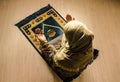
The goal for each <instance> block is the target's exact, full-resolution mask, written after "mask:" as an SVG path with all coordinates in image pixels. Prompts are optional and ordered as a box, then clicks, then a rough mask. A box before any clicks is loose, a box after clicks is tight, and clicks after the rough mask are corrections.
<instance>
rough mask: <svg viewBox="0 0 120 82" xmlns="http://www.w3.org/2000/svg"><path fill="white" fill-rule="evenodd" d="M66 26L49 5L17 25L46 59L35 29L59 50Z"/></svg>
mask: <svg viewBox="0 0 120 82" xmlns="http://www.w3.org/2000/svg"><path fill="white" fill-rule="evenodd" d="M65 24H66V21H65V19H64V18H63V17H62V16H61V15H60V14H59V13H58V12H57V11H56V10H55V9H54V8H53V7H52V6H51V5H49V4H48V5H47V6H45V7H43V8H41V9H40V10H38V11H37V12H35V13H33V14H32V15H30V16H28V17H26V18H25V19H23V20H22V21H20V22H18V23H17V24H15V25H16V26H17V27H18V28H19V29H20V31H21V32H22V33H23V34H24V36H25V37H26V38H27V40H28V41H29V42H30V43H31V44H32V46H33V47H34V48H35V49H36V50H37V52H38V53H39V54H40V55H41V57H42V58H43V59H44V57H43V56H42V54H41V50H40V42H39V40H38V39H37V38H36V37H35V29H37V28H40V29H41V30H42V32H43V33H44V34H45V37H46V39H47V41H48V42H49V43H50V44H52V45H54V46H55V47H56V48H57V49H59V48H60V47H61V45H60V44H61V37H62V34H63V26H64V25H65ZM44 60H45V59H44ZM45 61H46V60H45ZM57 75H58V76H59V74H57Z"/></svg>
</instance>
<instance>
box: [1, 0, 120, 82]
mask: <svg viewBox="0 0 120 82" xmlns="http://www.w3.org/2000/svg"><path fill="white" fill-rule="evenodd" d="M48 3H50V4H51V5H52V6H53V7H54V8H55V9H56V10H57V11H58V12H59V13H60V14H61V15H62V16H64V17H65V15H66V14H68V13H69V14H71V15H72V16H74V17H75V18H76V20H79V21H81V22H83V23H85V24H86V25H87V26H88V27H89V28H90V29H91V30H92V31H93V32H94V34H95V39H94V47H96V48H97V49H99V50H100V56H99V57H98V58H97V60H95V61H94V63H93V64H92V65H90V66H88V68H87V69H86V70H85V71H84V72H83V73H82V75H81V76H79V77H78V78H77V79H75V80H74V81H73V82H119V81H120V78H119V77H120V44H119V43H120V38H119V37H120V1H119V0H0V82H62V81H61V80H60V79H59V77H58V76H57V75H56V74H55V73H54V72H53V71H52V70H51V69H50V68H49V67H48V65H47V64H46V63H45V61H44V60H43V59H42V58H41V56H39V55H38V53H37V51H36V50H35V49H34V48H33V47H32V46H31V44H30V43H29V42H28V41H27V39H26V38H25V37H24V36H23V35H22V33H21V32H20V31H19V30H18V28H17V27H15V26H14V24H16V23H17V22H19V21H20V20H22V19H23V18H25V17H27V16H28V15H30V14H32V13H33V12H35V11H37V10H39V9H40V8H41V7H44V6H46V5H47V4H48Z"/></svg>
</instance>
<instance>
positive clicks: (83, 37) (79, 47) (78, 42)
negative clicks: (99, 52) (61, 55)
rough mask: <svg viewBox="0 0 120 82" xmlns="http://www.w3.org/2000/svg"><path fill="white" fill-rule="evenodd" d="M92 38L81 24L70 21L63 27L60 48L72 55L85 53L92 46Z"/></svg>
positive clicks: (90, 33)
mask: <svg viewBox="0 0 120 82" xmlns="http://www.w3.org/2000/svg"><path fill="white" fill-rule="evenodd" d="M93 38H94V35H93V33H92V32H91V31H90V30H89V29H88V28H87V27H86V26H85V25H84V24H83V23H81V22H79V21H70V22H68V23H67V24H66V25H65V26H64V35H63V38H62V47H64V49H65V50H67V51H70V52H73V53H79V52H85V51H86V50H88V49H89V48H90V47H91V46H92V40H93Z"/></svg>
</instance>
